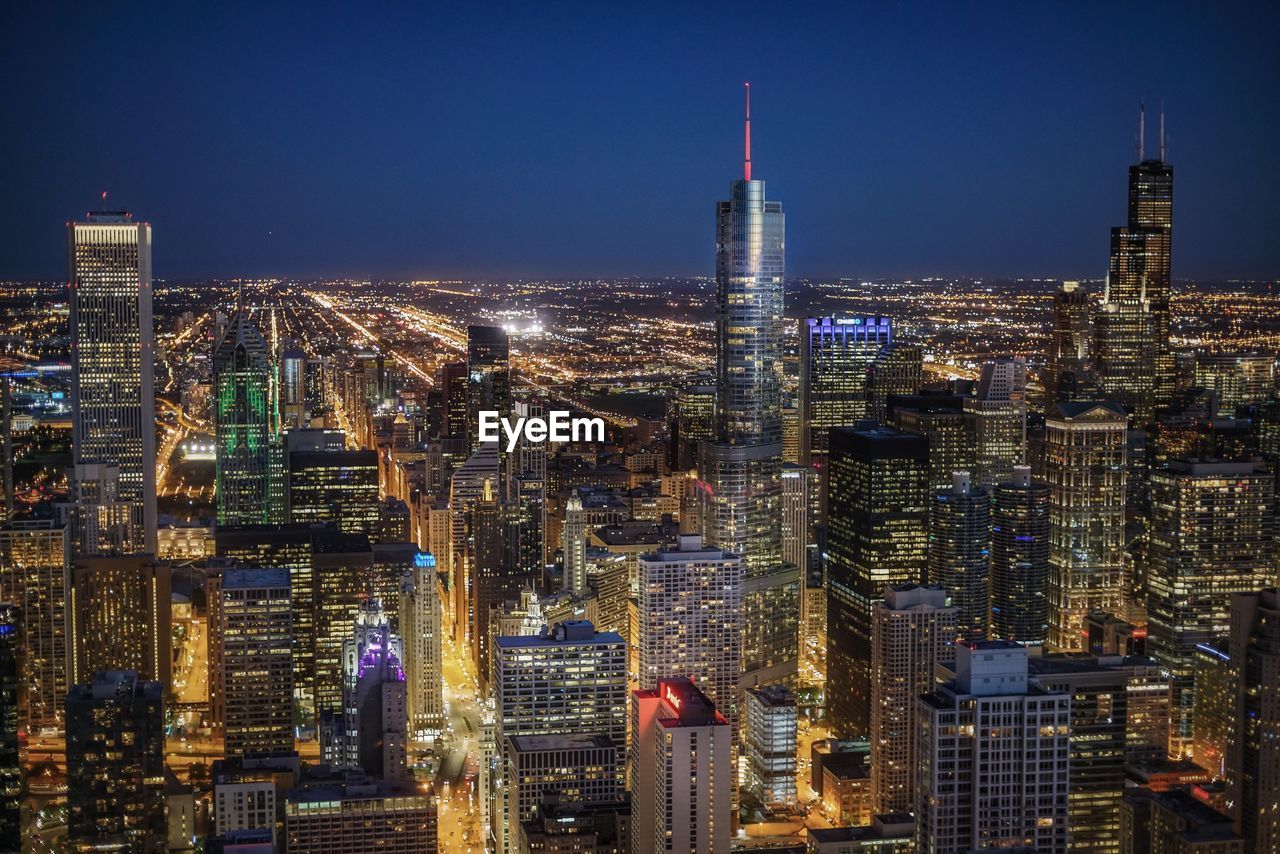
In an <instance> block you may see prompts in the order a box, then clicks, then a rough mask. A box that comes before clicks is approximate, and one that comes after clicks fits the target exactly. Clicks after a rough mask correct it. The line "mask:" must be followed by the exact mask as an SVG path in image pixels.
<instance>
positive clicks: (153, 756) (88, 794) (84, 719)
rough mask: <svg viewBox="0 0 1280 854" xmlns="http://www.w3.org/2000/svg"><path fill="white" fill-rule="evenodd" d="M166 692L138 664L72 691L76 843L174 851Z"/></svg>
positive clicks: (70, 790) (71, 831) (89, 847)
mask: <svg viewBox="0 0 1280 854" xmlns="http://www.w3.org/2000/svg"><path fill="white" fill-rule="evenodd" d="M163 694H164V685H163V684H162V683H160V682H149V681H146V680H143V679H139V678H138V675H137V674H136V673H134V672H132V671H106V672H102V673H98V674H97V675H95V676H94V677H93V678H92V681H91V682H88V683H85V684H77V685H75V686H74V687H73V688H72V689H71V691H70V692H69V693H68V694H67V809H68V816H67V836H68V838H69V840H70V843H71V846H72V850H75V851H102V850H116V851H131V852H140V854H152V852H156V854H162V852H164V851H166V850H167V848H166V845H165V843H166V833H165V831H166V828H165V814H164V771H165V766H164V703H163ZM112 846H115V847H112Z"/></svg>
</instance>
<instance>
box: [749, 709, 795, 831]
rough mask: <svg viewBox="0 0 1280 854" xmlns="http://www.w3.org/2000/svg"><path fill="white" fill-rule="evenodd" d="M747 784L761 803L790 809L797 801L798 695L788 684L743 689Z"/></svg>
mask: <svg viewBox="0 0 1280 854" xmlns="http://www.w3.org/2000/svg"><path fill="white" fill-rule="evenodd" d="M742 706H743V709H742V753H743V760H744V762H743V765H744V766H745V767H746V774H745V781H744V788H745V789H746V790H747V791H749V792H751V793H752V794H753V795H754V796H755V797H756V800H758V801H759V802H760V803H762V804H764V805H766V806H771V807H773V808H779V807H781V808H783V809H789V808H791V807H793V806H795V803H796V752H797V747H798V745H797V741H796V698H795V695H794V694H792V693H791V691H790V690H788V689H787V687H786V686H785V685H765V686H764V687H762V688H750V689H748V690H746V691H744V692H743V693H742Z"/></svg>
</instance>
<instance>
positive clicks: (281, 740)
mask: <svg viewBox="0 0 1280 854" xmlns="http://www.w3.org/2000/svg"><path fill="white" fill-rule="evenodd" d="M220 593H221V596H220V599H219V602H218V608H217V612H218V620H219V623H220V625H219V628H218V637H219V641H220V643H219V650H220V654H221V657H222V661H221V665H220V667H219V668H218V673H219V676H220V679H221V684H220V685H219V686H218V696H219V697H220V698H221V707H222V732H223V738H224V740H225V743H226V755H227V756H228V757H237V756H249V755H253V754H259V753H288V752H289V751H291V750H293V725H294V720H293V651H292V648H291V647H292V642H293V636H292V631H291V626H292V611H293V607H292V599H291V597H290V586H289V571H288V570H287V569H249V568H240V567H235V568H228V569H226V570H225V571H224V572H223V573H222V582H221V585H220Z"/></svg>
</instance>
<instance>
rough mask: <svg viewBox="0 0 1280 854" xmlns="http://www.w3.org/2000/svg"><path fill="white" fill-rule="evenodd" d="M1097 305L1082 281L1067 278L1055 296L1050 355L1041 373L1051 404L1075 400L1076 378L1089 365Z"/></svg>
mask: <svg viewBox="0 0 1280 854" xmlns="http://www.w3.org/2000/svg"><path fill="white" fill-rule="evenodd" d="M1092 321H1093V304H1092V302H1091V301H1090V299H1089V294H1088V293H1087V292H1086V291H1085V290H1084V289H1083V288H1081V287H1080V283H1079V282H1072V281H1066V282H1063V283H1062V287H1061V288H1060V289H1059V290H1058V292H1057V293H1056V294H1054V295H1053V328H1052V330H1051V331H1050V338H1049V357H1048V363H1047V364H1046V365H1045V369H1044V373H1043V374H1042V375H1041V383H1042V385H1044V391H1045V400H1046V403H1048V404H1054V403H1068V402H1070V401H1071V400H1074V399H1075V397H1074V395H1073V389H1074V386H1075V381H1074V379H1073V377H1074V376H1075V375H1077V374H1079V373H1081V372H1084V371H1086V370H1087V369H1088V367H1089V354H1090V345H1091V342H1092V338H1093V322H1092Z"/></svg>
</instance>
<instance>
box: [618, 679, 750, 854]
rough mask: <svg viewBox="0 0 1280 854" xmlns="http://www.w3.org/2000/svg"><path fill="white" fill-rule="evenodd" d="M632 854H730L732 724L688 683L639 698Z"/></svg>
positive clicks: (634, 714)
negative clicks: (659, 853)
mask: <svg viewBox="0 0 1280 854" xmlns="http://www.w3.org/2000/svg"><path fill="white" fill-rule="evenodd" d="M631 721H632V730H633V731H634V739H633V742H632V753H631V763H630V767H629V770H628V773H629V774H630V775H631V787H630V788H631V851H632V854H658V852H664V854H693V852H698V854H728V852H729V840H730V823H731V820H732V817H733V815H732V810H733V807H732V799H731V792H732V789H733V782H734V777H735V776H736V769H735V768H734V766H733V761H732V759H731V755H730V741H731V733H730V726H729V722H728V721H727V720H726V719H725V717H724V715H722V714H720V713H719V712H717V711H716V708H715V706H714V705H713V704H712V703H711V701H710V700H709V699H708V698H707V696H706V695H705V694H703V693H702V692H701V691H699V690H698V689H697V688H696V687H694V684H693V683H692V682H691V681H689V680H688V679H663V680H661V681H659V682H658V684H657V686H656V687H654V688H652V689H649V690H639V691H636V692H635V694H634V695H633V697H632V710H631Z"/></svg>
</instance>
